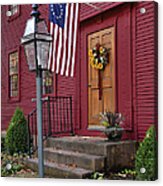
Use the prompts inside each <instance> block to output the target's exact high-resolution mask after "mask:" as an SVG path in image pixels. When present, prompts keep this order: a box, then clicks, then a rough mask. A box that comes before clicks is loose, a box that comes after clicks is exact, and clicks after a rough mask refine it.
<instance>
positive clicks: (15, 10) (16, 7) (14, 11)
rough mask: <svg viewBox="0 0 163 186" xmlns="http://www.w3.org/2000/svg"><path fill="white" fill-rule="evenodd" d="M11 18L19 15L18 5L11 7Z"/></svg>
mask: <svg viewBox="0 0 163 186" xmlns="http://www.w3.org/2000/svg"><path fill="white" fill-rule="evenodd" d="M9 11H10V16H13V15H15V14H17V13H18V5H10V6H9Z"/></svg>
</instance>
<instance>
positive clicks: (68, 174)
mask: <svg viewBox="0 0 163 186" xmlns="http://www.w3.org/2000/svg"><path fill="white" fill-rule="evenodd" d="M25 163H26V165H27V166H28V167H30V168H31V169H32V170H35V171H38V159H36V158H35V159H27V160H26V161H25ZM44 173H45V175H48V176H51V177H53V178H70V179H82V178H87V177H89V176H90V175H91V174H92V173H93V171H91V170H87V169H83V168H79V167H73V166H68V165H65V164H58V163H54V162H49V161H44Z"/></svg>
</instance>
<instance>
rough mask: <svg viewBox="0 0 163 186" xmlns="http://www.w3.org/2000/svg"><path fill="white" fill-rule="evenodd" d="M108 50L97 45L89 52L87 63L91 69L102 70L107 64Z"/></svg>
mask: <svg viewBox="0 0 163 186" xmlns="http://www.w3.org/2000/svg"><path fill="white" fill-rule="evenodd" d="M108 55H109V49H107V48H105V47H103V46H102V45H100V44H97V45H96V46H95V47H94V48H93V49H90V50H89V62H90V65H91V66H92V68H95V69H98V70H104V68H105V66H106V65H107V64H108V63H109V59H108Z"/></svg>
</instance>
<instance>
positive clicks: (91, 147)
mask: <svg viewBox="0 0 163 186" xmlns="http://www.w3.org/2000/svg"><path fill="white" fill-rule="evenodd" d="M105 144H106V139H105V138H83V137H62V138H48V139H47V141H46V147H54V148H56V149H63V150H67V151H75V152H80V153H85V154H92V155H99V156H100V155H102V156H104V155H105Z"/></svg>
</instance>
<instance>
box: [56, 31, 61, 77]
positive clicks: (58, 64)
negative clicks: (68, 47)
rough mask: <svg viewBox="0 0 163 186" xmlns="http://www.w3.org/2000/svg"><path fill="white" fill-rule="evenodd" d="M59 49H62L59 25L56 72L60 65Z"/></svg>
mask: <svg viewBox="0 0 163 186" xmlns="http://www.w3.org/2000/svg"><path fill="white" fill-rule="evenodd" d="M61 50H62V28H61V27H59V45H58V52H57V54H58V55H57V64H56V65H57V66H56V73H57V74H58V73H59V66H60V58H61Z"/></svg>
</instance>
